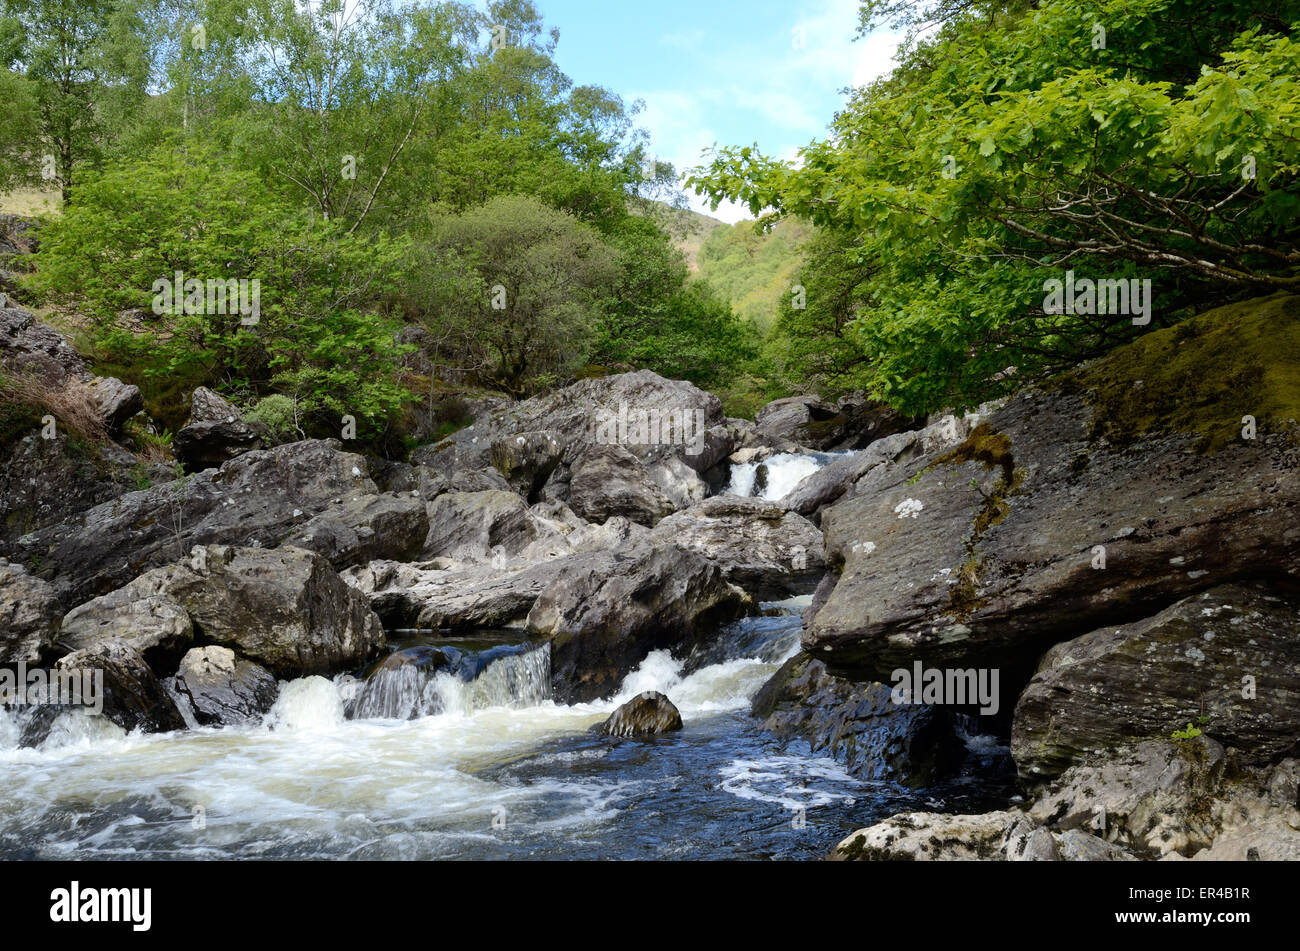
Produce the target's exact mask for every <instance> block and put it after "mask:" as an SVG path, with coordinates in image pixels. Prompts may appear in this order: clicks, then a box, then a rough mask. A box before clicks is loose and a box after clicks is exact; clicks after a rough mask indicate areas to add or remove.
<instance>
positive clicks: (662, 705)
mask: <svg viewBox="0 0 1300 951" xmlns="http://www.w3.org/2000/svg"><path fill="white" fill-rule="evenodd" d="M681 728H682V715H681V714H680V713H679V712H678V711H677V707H675V706H673V702H672V701H671V700H669V699H668V698H667V697H666V696H664V695H663V694H661V693H660V692H659V691H657V690H646V691H645V692H643V693H639V694H637V695H636V696H635V697H633V698H632V699H631V700H629V701H628V702H627V703H625V704H623V705H622V706H620V707H619V708H618V709H617V710H615V711H614V712H613V713H612V714H610V716H609V719H608V720H606V721H605V722H604V723H602V724H601V725H600V732H601V733H603V734H604V735H606V736H650V735H652V734H655V733H668V732H670V731H672V730H680V729H681Z"/></svg>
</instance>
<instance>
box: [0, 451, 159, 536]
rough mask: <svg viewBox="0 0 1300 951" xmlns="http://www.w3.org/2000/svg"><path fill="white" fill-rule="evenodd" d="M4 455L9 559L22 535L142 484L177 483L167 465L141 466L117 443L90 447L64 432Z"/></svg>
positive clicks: (0, 483)
mask: <svg viewBox="0 0 1300 951" xmlns="http://www.w3.org/2000/svg"><path fill="white" fill-rule="evenodd" d="M3 451H5V452H8V454H9V455H8V458H7V459H4V460H0V546H2V547H3V548H4V549H7V550H8V551H9V552H10V554H11V555H13V554H15V553H16V552H17V551H18V547H17V545H16V542H17V540H18V539H19V538H21V537H22V536H23V535H27V534H29V533H31V532H36V531H40V530H41V529H43V528H48V527H49V526H51V525H58V524H60V523H62V522H67V521H70V520H72V519H75V518H77V517H78V516H80V515H81V514H82V513H84V512H86V511H88V510H89V509H92V508H94V507H95V506H96V505H101V504H103V503H104V502H108V501H110V500H112V499H115V498H117V497H119V496H121V495H124V494H125V493H127V492H130V491H131V490H133V489H138V488H140V485H141V482H144V483H146V484H149V485H163V484H165V483H167V482H170V481H172V480H173V479H175V473H174V472H173V471H172V469H171V468H170V467H169V466H166V465H164V464H161V463H156V464H151V465H142V464H141V463H140V461H139V460H138V459H137V458H136V457H135V456H134V455H132V454H131V453H129V452H127V451H126V450H125V449H123V448H122V447H121V446H118V445H117V444H116V443H104V444H103V445H100V446H98V447H91V446H87V445H86V444H85V443H84V442H83V441H82V440H79V439H71V438H69V436H68V435H67V434H66V433H64V432H62V431H57V432H56V435H55V437H54V438H53V439H44V438H42V437H41V435H39V433H37V432H35V431H33V432H32V433H31V434H29V435H27V436H24V437H23V438H21V439H18V440H16V441H15V442H13V443H11V444H10V445H9V446H7V447H4V450H3Z"/></svg>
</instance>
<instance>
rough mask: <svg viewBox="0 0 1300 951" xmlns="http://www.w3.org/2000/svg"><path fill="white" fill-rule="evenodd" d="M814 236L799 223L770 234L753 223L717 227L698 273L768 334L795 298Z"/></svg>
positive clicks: (701, 257)
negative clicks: (793, 291)
mask: <svg viewBox="0 0 1300 951" xmlns="http://www.w3.org/2000/svg"><path fill="white" fill-rule="evenodd" d="M701 217H703V216H701ZM708 220H712V219H708ZM811 236H812V229H811V227H810V226H809V225H808V224H806V223H805V222H802V221H799V220H798V219H795V218H786V219H783V220H781V221H780V222H778V223H777V224H776V226H775V227H774V228H773V229H772V230H771V231H769V232H767V233H760V232H759V231H757V230H756V229H755V227H754V222H752V221H741V222H739V223H737V224H734V225H725V224H724V225H722V226H721V227H714V228H712V229H710V231H709V233H708V234H707V236H706V237H705V239H704V242H703V244H702V245H701V246H700V249H699V252H698V255H697V261H698V268H697V272H698V274H699V276H700V277H701V278H703V279H704V280H706V281H708V282H709V283H710V284H711V285H713V287H714V288H715V289H717V290H718V291H719V292H720V293H721V294H722V295H723V296H724V297H726V298H727V299H728V300H730V301H731V304H732V306H733V307H734V308H735V310H736V313H738V314H740V315H741V316H742V317H745V318H747V319H748V320H752V321H753V322H754V323H755V324H757V325H758V327H759V329H760V330H762V331H764V332H766V331H767V330H768V329H769V328H770V327H771V326H772V323H773V321H775V320H776V316H777V313H778V312H779V310H780V307H781V304H782V303H783V302H784V300H785V299H786V298H787V295H789V294H790V293H791V288H792V287H793V286H794V283H795V279H796V276H797V275H798V273H799V268H800V266H801V265H802V263H803V248H804V246H805V245H806V244H807V242H808V239H809V238H810V237H811Z"/></svg>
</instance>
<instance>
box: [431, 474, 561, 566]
mask: <svg viewBox="0 0 1300 951" xmlns="http://www.w3.org/2000/svg"><path fill="white" fill-rule="evenodd" d="M428 521H429V530H428V533H427V535H426V537H425V540H424V545H423V548H422V550H421V552H420V557H421V558H423V559H426V560H427V559H431V558H437V557H446V558H453V559H456V560H458V561H463V562H482V561H491V560H492V558H493V556H494V554H497V553H503V554H505V555H515V554H517V553H518V552H519V551H520V550H521V549H522V548H524V547H525V546H526V545H527V544H528V543H529V542H531V541H533V540H534V539H536V538H537V537H538V536H539V535H540V534H541V533H542V530H541V528H540V527H539V524H538V520H537V519H536V518H535V517H534V516H533V514H532V512H531V511H530V510H529V507H528V503H527V502H526V501H525V500H524V499H523V498H522V497H520V496H519V495H517V494H516V493H514V492H506V491H502V490H501V489H487V490H484V491H480V492H445V493H443V494H442V495H439V496H438V497H437V498H436V499H435V500H434V501H432V502H430V503H429V504H428Z"/></svg>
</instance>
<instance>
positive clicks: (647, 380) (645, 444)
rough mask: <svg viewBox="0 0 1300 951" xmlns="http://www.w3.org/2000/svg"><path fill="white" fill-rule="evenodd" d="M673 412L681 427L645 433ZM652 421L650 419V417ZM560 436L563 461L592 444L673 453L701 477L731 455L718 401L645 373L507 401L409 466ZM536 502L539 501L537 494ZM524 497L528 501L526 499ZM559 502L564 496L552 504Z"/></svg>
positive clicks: (458, 461)
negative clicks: (564, 445) (531, 437)
mask: <svg viewBox="0 0 1300 951" xmlns="http://www.w3.org/2000/svg"><path fill="white" fill-rule="evenodd" d="M651 413H654V414H669V413H673V414H677V415H676V417H675V419H680V420H682V421H684V423H685V424H686V425H683V426H677V427H676V428H674V427H672V426H670V427H667V428H668V429H669V432H668V436H669V438H668V439H664V438H662V437H663V435H664V429H665V427H663V426H655V427H654V429H655V433H654V434H650V433H649V432H648V430H649V429H650V427H649V425H646V426H640V425H639V421H641V420H644V421H645V422H646V423H647V424H648V423H649V422H650V419H651V417H650V415H649V414H651ZM657 418H658V417H657ZM540 433H560V434H563V436H564V441H565V442H566V443H567V448H566V449H565V453H564V461H565V462H566V463H567V462H570V461H571V460H572V459H574V458H576V457H577V456H578V455H580V454H581V453H582V452H583V451H584V450H586V449H588V448H590V447H592V446H596V445H610V444H614V445H619V446H622V447H623V448H624V449H626V450H628V451H629V452H631V453H632V454H633V455H635V456H636V457H637V458H638V459H640V460H642V461H643V462H647V463H649V462H652V461H654V460H656V459H660V458H663V457H665V456H676V457H677V458H679V459H681V461H683V462H685V463H686V465H688V466H690V467H691V468H692V469H694V470H695V471H696V472H699V473H703V472H705V471H706V470H708V469H710V468H711V467H712V466H713V465H715V464H716V463H717V462H718V461H719V460H721V459H723V458H724V457H725V456H726V455H727V454H728V453H730V452H731V436H730V433H729V431H728V429H727V427H726V426H725V425H724V417H723V415H722V402H721V400H719V399H718V397H716V396H714V395H713V394H712V393H706V392H704V391H703V390H700V389H699V388H697V387H696V386H695V385H694V384H691V383H687V382H685V381H683V380H666V379H664V378H663V377H661V376H658V375H657V374H655V373H652V372H650V371H649V370H640V371H637V372H635V373H619V374H615V375H612V376H607V377H600V378H595V379H589V380H582V381H579V382H578V383H574V384H573V385H571V386H567V387H565V388H563V389H561V390H556V391H554V392H551V393H545V394H542V395H539V396H534V397H532V398H531V399H527V400H523V401H522V402H519V403H513V404H509V405H506V406H503V407H500V408H497V409H493V410H492V411H491V412H489V413H486V414H483V415H480V416H478V417H476V418H475V420H474V424H473V425H471V426H467V427H465V428H464V429H461V430H458V431H457V432H455V433H453V434H452V435H451V436H448V437H447V438H446V439H443V440H441V441H440V442H437V443H434V444H432V445H429V446H422V447H420V448H419V449H416V450H415V451H414V452H413V453H412V454H411V461H412V462H413V463H416V464H418V465H427V466H430V467H431V468H434V469H437V470H438V471H441V472H451V471H453V470H456V469H482V468H485V467H487V466H490V465H492V453H493V448H494V447H500V445H501V443H502V441H503V440H507V439H513V438H517V437H518V436H520V435H525V438H526V439H527V438H528V437H527V435H526V434H540ZM538 498H540V496H538ZM530 500H535V499H532V498H531V495H530ZM559 500H560V501H564V499H562V498H561V499H559Z"/></svg>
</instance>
